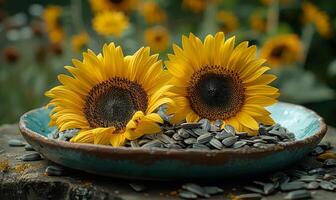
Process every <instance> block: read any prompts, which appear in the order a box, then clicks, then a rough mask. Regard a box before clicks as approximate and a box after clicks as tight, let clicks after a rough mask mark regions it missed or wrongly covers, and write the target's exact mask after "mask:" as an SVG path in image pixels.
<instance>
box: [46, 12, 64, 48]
mask: <svg viewBox="0 0 336 200" xmlns="http://www.w3.org/2000/svg"><path fill="white" fill-rule="evenodd" d="M61 14H62V8H61V7H59V6H48V7H47V8H46V9H45V10H44V12H43V20H44V22H45V25H46V29H47V33H48V38H49V40H50V41H51V42H52V43H60V42H61V41H63V40H64V31H63V28H62V24H61Z"/></svg>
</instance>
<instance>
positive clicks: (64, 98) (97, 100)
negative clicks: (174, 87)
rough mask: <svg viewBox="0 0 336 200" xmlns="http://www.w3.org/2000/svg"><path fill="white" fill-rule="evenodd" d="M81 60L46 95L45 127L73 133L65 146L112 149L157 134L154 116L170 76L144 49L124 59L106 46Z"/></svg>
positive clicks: (111, 46) (157, 119) (164, 99)
mask: <svg viewBox="0 0 336 200" xmlns="http://www.w3.org/2000/svg"><path fill="white" fill-rule="evenodd" d="M83 58H84V59H83V61H82V62H81V61H79V60H75V59H74V60H73V65H74V67H72V66H66V67H65V68H66V69H67V70H68V71H69V72H70V73H71V74H72V76H67V75H64V74H62V75H59V76H58V80H59V81H60V82H61V83H62V85H59V86H56V87H54V88H53V89H51V90H50V91H48V92H46V96H48V97H50V98H52V100H51V101H50V103H49V106H53V108H52V111H51V114H50V117H51V122H50V125H51V126H55V125H56V126H57V127H58V129H59V131H64V130H68V129H79V130H80V131H79V133H78V134H77V135H76V136H75V137H73V138H72V139H71V142H78V143H94V144H104V145H109V144H111V145H112V146H121V145H123V144H124V143H125V141H126V140H127V139H128V140H134V139H136V138H139V137H140V136H142V135H144V134H152V133H158V132H159V131H160V126H159V124H158V123H162V122H163V120H162V119H161V117H160V116H159V115H158V114H157V113H154V111H155V110H156V109H157V108H158V107H159V106H161V105H162V104H165V103H168V102H171V99H169V98H167V97H164V96H163V95H164V94H165V93H166V91H167V90H168V89H169V88H170V86H169V85H167V84H166V83H167V81H168V80H169V78H170V75H169V73H168V72H167V71H164V70H163V66H162V62H161V61H160V60H158V55H150V49H149V47H147V48H141V49H140V50H138V51H137V52H136V53H135V54H134V55H132V56H126V57H124V55H123V52H122V49H121V48H120V47H116V46H115V45H114V43H111V44H109V45H106V44H105V45H104V47H103V54H98V55H96V54H95V53H94V52H92V51H91V50H88V52H87V53H84V54H83Z"/></svg>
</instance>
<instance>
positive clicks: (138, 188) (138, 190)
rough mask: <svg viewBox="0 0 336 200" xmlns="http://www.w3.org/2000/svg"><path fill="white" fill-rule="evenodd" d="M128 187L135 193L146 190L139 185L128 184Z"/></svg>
mask: <svg viewBox="0 0 336 200" xmlns="http://www.w3.org/2000/svg"><path fill="white" fill-rule="evenodd" d="M129 186H131V188H132V189H133V190H134V191H136V192H142V191H144V190H146V189H147V188H146V186H144V185H142V184H139V183H129Z"/></svg>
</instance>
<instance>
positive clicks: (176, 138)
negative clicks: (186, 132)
mask: <svg viewBox="0 0 336 200" xmlns="http://www.w3.org/2000/svg"><path fill="white" fill-rule="evenodd" d="M173 139H174V140H176V141H180V140H183V138H182V137H181V136H180V135H179V134H178V133H175V134H174V135H173Z"/></svg>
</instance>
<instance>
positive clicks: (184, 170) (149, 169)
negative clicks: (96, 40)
mask: <svg viewBox="0 0 336 200" xmlns="http://www.w3.org/2000/svg"><path fill="white" fill-rule="evenodd" d="M268 109H269V111H270V112H271V113H272V117H273V119H274V120H275V121H276V122H277V123H280V124H281V125H282V126H284V127H286V128H287V129H288V130H289V131H291V132H293V133H294V134H295V136H296V138H297V140H296V141H294V142H289V143H286V144H285V145H280V144H278V145H275V146H273V147H268V148H266V149H255V148H253V149H224V150H209V151H199V150H192V149H188V150H172V149H142V148H129V147H117V148H114V147H110V146H103V145H93V144H76V143H70V142H64V141H58V140H54V139H48V138H47V135H48V134H49V133H50V132H51V131H53V130H54V129H55V127H48V123H49V120H50V118H49V110H48V109H46V108H39V109H35V110H32V111H30V112H28V113H26V114H24V115H23V116H22V117H21V119H20V130H21V133H22V135H23V136H24V138H25V139H26V140H27V142H28V143H29V144H31V145H32V146H33V147H34V149H36V151H38V152H39V153H41V154H42V155H43V156H44V157H45V158H47V159H49V160H51V161H53V162H55V163H58V164H60V165H63V166H66V167H69V168H73V169H78V170H82V171H86V172H89V173H95V174H100V175H104V176H113V177H123V178H141V179H160V180H177V179H212V178H216V179H218V178H220V177H229V176H231V177H232V176H242V175H251V174H257V173H266V172H270V171H275V170H278V169H280V168H283V167H285V166H288V165H290V164H293V163H295V162H298V161H299V160H300V159H302V158H303V157H304V156H305V155H306V154H307V153H309V152H310V151H311V150H312V149H313V148H314V147H315V146H316V145H317V144H318V143H319V142H320V141H321V139H322V138H323V136H324V135H325V133H326V130H327V127H326V124H325V123H324V122H323V119H322V118H321V117H320V116H318V115H317V114H316V113H314V112H313V111H311V110H309V109H307V108H304V107H302V106H298V105H293V104H289V103H277V104H276V105H274V106H271V107H269V108H268Z"/></svg>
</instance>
